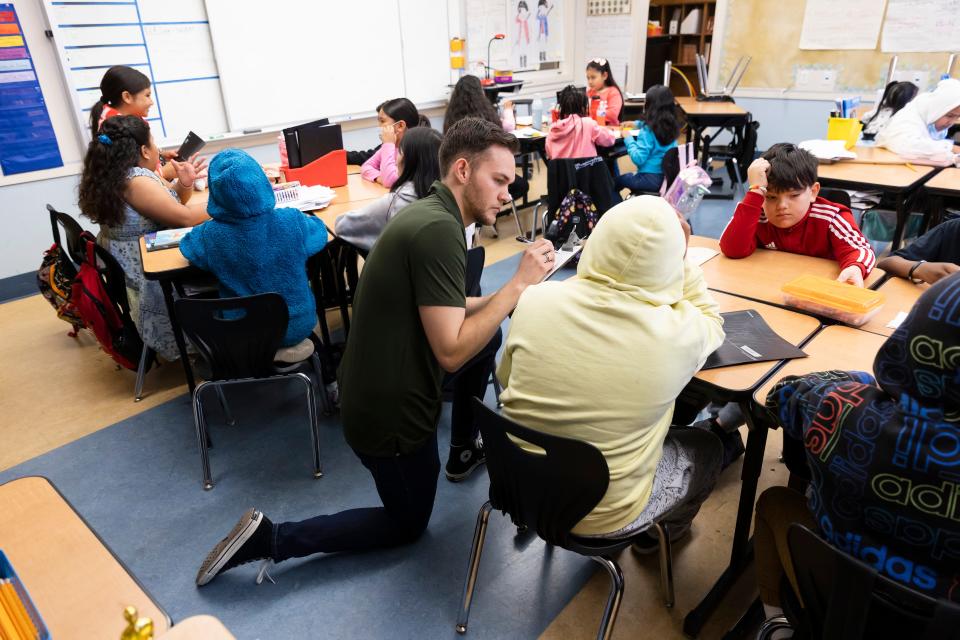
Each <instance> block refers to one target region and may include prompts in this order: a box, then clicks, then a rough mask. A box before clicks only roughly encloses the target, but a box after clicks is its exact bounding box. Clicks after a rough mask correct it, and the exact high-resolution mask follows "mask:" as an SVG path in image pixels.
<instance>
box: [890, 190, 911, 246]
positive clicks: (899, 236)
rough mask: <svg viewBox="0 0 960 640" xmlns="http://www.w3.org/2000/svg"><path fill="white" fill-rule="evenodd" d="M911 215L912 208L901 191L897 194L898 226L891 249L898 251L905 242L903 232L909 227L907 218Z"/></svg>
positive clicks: (894, 232)
mask: <svg viewBox="0 0 960 640" xmlns="http://www.w3.org/2000/svg"><path fill="white" fill-rule="evenodd" d="M909 217H910V208H909V207H908V206H907V197H906V196H905V195H904V193H903V192H902V191H901V192H900V193H898V194H897V226H896V228H895V229H894V231H893V244H892V246H891V247H890V251H891V252H893V251H896V250H897V249H899V248H900V245H901V244H903V234H904V232H905V230H906V228H907V218H909Z"/></svg>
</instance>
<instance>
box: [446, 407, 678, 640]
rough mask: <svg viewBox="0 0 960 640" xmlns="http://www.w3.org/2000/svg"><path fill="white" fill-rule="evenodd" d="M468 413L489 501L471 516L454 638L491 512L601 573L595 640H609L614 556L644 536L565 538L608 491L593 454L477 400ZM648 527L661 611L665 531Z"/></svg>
mask: <svg viewBox="0 0 960 640" xmlns="http://www.w3.org/2000/svg"><path fill="white" fill-rule="evenodd" d="M474 406H475V411H476V417H477V421H478V422H479V424H480V433H481V435H482V436H483V445H484V450H485V451H486V456H487V472H488V473H489V475H490V500H488V501H487V502H486V503H485V504H484V505H483V506H482V507H481V508H480V513H479V514H478V515H477V525H476V529H475V530H474V534H473V545H472V548H471V551H470V562H469V564H468V569H467V576H466V579H465V580H464V585H463V596H462V599H461V605H460V612H459V614H458V616H457V627H456V629H457V632H458V633H461V634H463V633H466V631H467V620H468V618H469V616H470V606H471V604H472V603H473V593H474V589H475V587H476V583H477V574H478V570H479V567H480V556H481V553H482V551H483V542H484V538H485V537H486V532H487V523H488V520H489V518H490V512H491V511H492V510H494V509H496V510H498V511H502V512H503V513H505V514H507V515H509V516H510V519H511V520H512V521H513V523H514V524H515V525H516V526H517V527H518V528H519V529H521V530H522V529H529V530H531V531H534V532H536V534H537V535H538V536H540V538H542V539H543V540H544V541H545V542H547V543H548V544H552V545H556V546H558V547H562V548H564V549H567V550H569V551H573V552H574V553H579V554H580V555H583V556H586V557H588V558H590V559H592V560H594V561H595V562H597V563H599V564H600V565H602V566H603V568H604V569H605V570H606V571H607V574H608V575H609V576H610V581H611V586H610V593H609V595H608V597H607V604H606V607H605V608H604V612H603V617H602V619H601V622H600V628H599V630H598V632H597V638H598V639H599V640H608V639H609V638H610V636H611V634H612V633H613V627H614V624H615V623H616V619H617V613H618V612H619V609H620V601H621V600H622V598H623V572H622V571H621V570H620V565H618V564H617V561H616V560H615V557H616V554H617V553H618V552H620V551H621V550H623V549H625V548H627V547H629V546H630V545H631V544H632V543H633V542H635V541H636V540H637V538H638V537H639V535H640V534H641V533H645V532H646V531H647V530H644V531H642V532H635V533H631V534H630V535H628V536H624V537H622V538H596V537H582V536H577V535H574V534H573V533H571V530H572V529H573V527H574V526H576V524H577V523H578V522H580V520H582V519H583V518H584V516H586V515H587V514H588V513H590V512H591V511H592V510H593V509H594V507H596V506H597V504H598V503H599V502H600V500H601V499H602V498H603V496H604V494H605V493H606V492H607V486H608V484H609V481H610V474H609V470H608V468H607V462H606V460H605V459H604V457H603V454H602V453H601V452H600V450H599V449H597V448H596V447H594V446H593V445H591V444H589V443H586V442H583V441H580V440H573V439H570V438H563V437H559V436H554V435H548V434H545V433H541V432H539V431H534V430H533V429H528V428H527V427H523V426H521V425H519V424H517V423H515V422H513V421H511V420H509V419H507V418H505V417H503V416H501V415H500V414H498V413H496V412H495V411H493V410H492V409H490V408H489V407H487V406H486V405H484V404H483V403H482V402H481V401H480V400H478V399H475V401H474ZM509 436H512V437H513V438H516V439H518V440H522V441H524V442H527V443H530V444H531V445H534V446H536V447H539V448H540V449H542V450H543V451H544V453H542V454H534V453H530V452H528V451H525V450H523V449H521V448H520V447H519V446H518V445H517V444H515V443H514V442H513V441H512V440H511V439H510V437H509ZM650 528H652V529H654V530H655V531H656V533H657V536H658V537H659V540H660V572H661V581H662V584H663V590H664V597H665V599H666V605H667V606H668V607H672V606H673V602H674V593H673V573H672V571H673V569H672V563H671V555H670V539H669V535H668V531H667V527H666V526H664V525H661V524H658V523H654V524H653V525H651V527H650Z"/></svg>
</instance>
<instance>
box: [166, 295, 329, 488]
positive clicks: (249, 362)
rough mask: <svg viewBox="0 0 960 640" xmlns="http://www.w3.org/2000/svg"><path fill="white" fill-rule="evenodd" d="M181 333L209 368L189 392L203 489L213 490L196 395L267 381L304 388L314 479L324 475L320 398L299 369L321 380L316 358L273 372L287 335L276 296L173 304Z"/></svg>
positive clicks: (286, 315) (282, 303)
mask: <svg viewBox="0 0 960 640" xmlns="http://www.w3.org/2000/svg"><path fill="white" fill-rule="evenodd" d="M174 307H175V309H176V314H177V320H179V322H180V326H181V327H182V329H183V332H184V334H185V335H186V337H187V338H188V339H189V340H190V342H191V343H193V345H194V347H196V349H197V351H198V352H199V353H200V355H201V357H203V358H204V359H205V360H206V361H207V362H208V363H209V365H210V370H211V376H210V380H206V381H204V382H201V383H200V384H198V385H197V387H196V389H195V390H194V392H193V418H194V424H195V426H196V431H197V444H198V445H199V447H200V461H201V464H202V471H203V488H204V489H212V488H213V477H212V475H211V472H210V457H209V454H208V451H207V448H208V440H207V425H206V418H205V416H204V413H203V405H202V403H201V393H202V391H203V390H204V389H206V388H207V387H214V388H215V389H218V390H219V389H221V387H224V386H233V385H246V384H251V383H258V382H260V383H262V382H264V381H268V380H277V379H283V378H288V379H293V380H298V381H300V382H301V383H303V385H304V386H305V388H306V392H307V412H308V415H309V418H310V436H311V440H312V444H313V467H314V472H313V475H314V477H315V478H320V477H322V476H323V471H322V469H321V464H320V433H319V428H318V425H317V396H318V395H321V397H323V396H324V391H323V390H322V389H318V388H317V386H316V384H315V383H314V382H313V381H312V380H311V379H310V376H308V375H307V374H306V373H304V372H303V369H308V370H312V371H313V373H314V374H315V375H316V376H317V380H322V374H321V368H320V359H319V358H318V357H317V353H316V350H314V351H313V352H312V353H311V354H310V356H309V357H308V358H306V359H305V360H304V361H302V362H301V363H298V364H295V365H291V366H283V367H278V366H277V365H276V364H275V362H274V358H275V356H276V353H277V350H278V349H279V348H280V344H281V342H282V341H283V336H284V334H285V333H286V330H287V322H288V319H289V312H288V310H287V304H286V302H285V301H284V299H283V297H282V296H281V295H280V294H278V293H261V294H258V295H254V296H245V297H239V298H219V299H190V298H186V299H183V298H181V299H179V300H177V301H176V302H175V303H174Z"/></svg>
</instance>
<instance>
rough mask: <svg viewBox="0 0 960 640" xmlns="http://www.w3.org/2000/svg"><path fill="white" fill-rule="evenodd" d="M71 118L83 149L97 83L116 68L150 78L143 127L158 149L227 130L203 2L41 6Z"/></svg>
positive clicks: (122, 0) (53, 2)
mask: <svg viewBox="0 0 960 640" xmlns="http://www.w3.org/2000/svg"><path fill="white" fill-rule="evenodd" d="M43 6H44V10H45V11H46V14H47V21H48V24H49V25H50V29H51V31H52V32H53V37H54V43H55V44H56V48H57V54H58V56H59V58H60V65H61V68H62V70H63V75H64V78H65V79H66V83H67V87H68V88H69V94H70V100H71V102H72V105H73V112H74V115H75V117H76V119H77V123H78V125H79V131H80V137H81V139H82V140H83V141H86V140H89V139H90V108H91V107H92V106H93V105H94V103H96V102H97V100H98V99H99V98H100V88H99V85H100V79H101V78H102V77H103V74H104V72H106V70H107V69H109V68H110V67H112V66H114V65H118V64H122V65H127V66H131V67H134V68H135V69H138V70H140V71H142V72H143V73H144V74H146V75H147V76H148V77H149V78H150V82H151V84H152V88H153V99H154V102H155V104H154V106H153V108H152V109H151V111H150V114H149V117H148V118H147V120H148V121H149V122H150V127H151V129H152V131H153V134H154V138H156V140H157V142H158V143H159V144H160V145H161V146H164V145H174V144H178V143H180V142H181V141H182V140H183V138H184V137H185V136H186V134H187V132H189V131H191V130H192V131H195V132H197V133H198V134H199V135H201V136H211V135H215V134H220V133H224V132H225V131H227V130H228V127H227V119H226V112H225V111H224V108H223V96H222V94H221V91H220V78H219V71H218V69H217V64H216V60H215V59H214V56H213V45H212V43H211V41H210V29H209V24H208V22H207V15H206V11H205V9H204V6H203V0H137V1H136V2H129V0H101V1H98V2H81V1H77V2H72V1H70V0H44V1H43Z"/></svg>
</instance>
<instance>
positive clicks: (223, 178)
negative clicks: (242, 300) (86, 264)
mask: <svg viewBox="0 0 960 640" xmlns="http://www.w3.org/2000/svg"><path fill="white" fill-rule="evenodd" d="M208 184H209V189H210V199H209V201H208V202H207V213H209V214H210V217H211V218H213V220H210V221H209V222H205V223H203V224H201V225H199V226H197V227H194V229H193V231H191V232H190V233H188V234H187V235H186V236H184V238H183V239H182V240H181V241H180V251H181V252H182V253H183V255H184V256H185V257H186V258H187V260H189V261H190V262H191V263H192V264H194V265H196V266H197V267H200V268H201V269H203V270H205V271H210V272H211V273H213V274H214V275H215V276H216V277H217V279H218V280H219V281H220V295H221V296H222V297H225V298H226V297H234V296H249V295H255V294H258V293H267V292H276V293H279V294H280V295H281V296H283V299H284V300H286V302H287V309H288V311H289V313H290V320H289V322H288V323H287V334H286V335H285V336H284V338H283V346H284V347H289V346H293V345H296V344H298V343H300V342H302V341H303V340H304V339H305V338H307V337H308V336H309V335H310V332H311V331H312V330H313V328H314V326H316V324H317V306H316V303H315V302H314V299H313V292H312V291H311V290H310V283H309V281H308V280H307V269H306V264H307V258H309V257H310V256H312V255H314V254H316V253H319V252H320V251H322V250H323V248H324V246H326V244H327V228H326V226H325V225H324V224H323V221H322V220H320V219H319V218H314V217H312V216H308V215H304V214H303V213H302V212H300V211H299V210H297V209H277V208H275V207H276V198H275V196H274V195H273V187H271V186H270V181H269V180H267V176H266V175H265V174H264V173H263V169H262V168H261V167H260V165H259V163H257V161H256V160H254V159H253V158H251V157H250V156H249V155H248V154H247V153H245V152H243V151H240V150H239V149H226V150H224V151H221V152H220V153H218V154H217V155H216V156H214V158H213V161H212V162H211V163H210V169H209V176H208Z"/></svg>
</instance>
